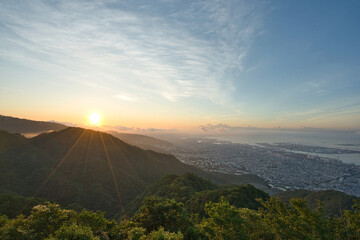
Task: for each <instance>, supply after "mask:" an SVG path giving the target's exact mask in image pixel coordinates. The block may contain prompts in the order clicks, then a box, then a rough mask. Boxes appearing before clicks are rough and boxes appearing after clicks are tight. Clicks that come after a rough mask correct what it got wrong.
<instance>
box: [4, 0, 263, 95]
mask: <svg viewBox="0 0 360 240" xmlns="http://www.w3.org/2000/svg"><path fill="white" fill-rule="evenodd" d="M152 5H153V6H152V7H151V6H150V7H149V6H146V5H143V6H142V7H141V8H140V7H136V6H132V3H131V1H129V2H126V3H116V2H112V1H79V2H68V1H64V2H63V1H61V2H49V1H41V0H34V1H24V2H16V1H2V2H1V3H0V6H1V7H0V23H1V26H0V27H1V28H2V30H1V31H2V34H1V36H0V38H1V42H0V53H1V55H2V56H3V57H6V58H12V59H15V60H18V61H19V60H20V61H21V62H22V63H23V64H24V65H27V66H28V67H29V66H30V67H34V68H39V69H40V68H46V69H52V70H54V71H55V72H57V73H59V74H61V75H62V77H63V79H66V80H69V81H76V82H79V83H82V84H85V85H87V86H89V87H95V88H98V87H99V88H101V89H104V90H106V91H109V92H112V93H113V94H116V92H117V91H118V90H119V89H121V90H122V91H123V92H125V93H126V94H123V95H118V98H120V99H122V100H125V101H132V100H133V98H131V97H130V95H131V94H133V93H135V92H137V93H138V94H141V95H144V96H152V97H160V98H165V99H167V100H169V101H177V100H178V99H179V98H183V97H197V98H204V99H210V100H212V101H214V102H224V101H225V100H226V99H227V98H229V96H231V94H232V93H233V91H234V84H233V82H234V81H235V79H236V78H234V76H236V74H237V72H238V71H241V70H242V69H243V67H244V66H243V61H244V58H245V57H246V55H247V53H248V51H249V48H250V47H251V45H252V42H253V39H254V38H255V37H256V36H257V35H258V34H259V33H260V32H261V31H260V30H261V14H260V13H261V9H259V7H258V6H259V4H252V3H250V2H248V1H227V2H219V1H194V2H192V3H191V4H186V3H181V2H176V3H175V2H172V1H168V2H165V3H164V2H152ZM157 7H159V8H158V9H157ZM160 9H162V10H160ZM159 11H160V12H159Z"/></svg>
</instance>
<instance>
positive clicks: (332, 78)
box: [0, 0, 360, 128]
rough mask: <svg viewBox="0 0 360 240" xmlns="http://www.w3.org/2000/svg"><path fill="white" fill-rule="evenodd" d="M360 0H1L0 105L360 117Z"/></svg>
mask: <svg viewBox="0 0 360 240" xmlns="http://www.w3.org/2000/svg"><path fill="white" fill-rule="evenodd" d="M359 10H360V3H359V2H358V1H350V0H349V1H211V0H209V1H172V0H162V1H151V2H150V1H40V0H37V1H6V0H4V1H1V2H0V111H1V114H4V115H14V116H18V117H29V118H33V119H39V120H51V119H55V120H58V121H68V122H75V123H80V124H81V123H83V122H84V119H86V117H87V116H88V114H89V113H90V112H93V111H96V112H99V113H100V114H101V115H102V116H103V121H104V122H103V123H104V124H109V125H122V126H130V127H131V126H135V127H142V128H146V127H156V128H189V127H196V126H199V125H206V124H220V123H221V124H228V125H231V126H256V127H294V128H299V127H325V128H360V94H359V93H360V61H359V60H360V59H359V58H360V57H359V56H360V44H359V42H360V30H359V23H360V14H358V12H359Z"/></svg>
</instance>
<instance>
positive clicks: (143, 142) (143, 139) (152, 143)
mask: <svg viewBox="0 0 360 240" xmlns="http://www.w3.org/2000/svg"><path fill="white" fill-rule="evenodd" d="M107 133H110V134H111V135H113V136H115V137H117V138H119V139H121V140H123V141H124V142H126V143H128V144H130V145H134V146H137V147H140V148H142V149H145V150H153V151H156V152H164V150H163V149H164V148H171V147H172V146H173V145H172V144H171V143H169V142H167V141H164V140H160V139H158V138H154V137H150V136H146V135H141V134H132V133H119V132H116V131H108V132H107Z"/></svg>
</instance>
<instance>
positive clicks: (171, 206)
mask: <svg viewBox="0 0 360 240" xmlns="http://www.w3.org/2000/svg"><path fill="white" fill-rule="evenodd" d="M134 221H135V222H136V223H138V224H139V226H141V227H143V228H145V229H147V231H153V230H158V229H160V227H165V230H166V231H170V232H176V231H177V230H178V229H181V230H183V232H184V231H185V230H186V229H187V228H188V227H189V226H190V225H191V223H190V221H189V216H188V214H187V212H186V210H185V208H184V205H183V204H182V203H179V202H176V201H175V200H173V199H172V200H170V199H166V200H163V199H162V198H159V197H156V196H151V197H148V198H146V199H145V200H144V205H143V206H142V207H141V208H140V209H139V211H138V212H137V214H136V215H135V216H134Z"/></svg>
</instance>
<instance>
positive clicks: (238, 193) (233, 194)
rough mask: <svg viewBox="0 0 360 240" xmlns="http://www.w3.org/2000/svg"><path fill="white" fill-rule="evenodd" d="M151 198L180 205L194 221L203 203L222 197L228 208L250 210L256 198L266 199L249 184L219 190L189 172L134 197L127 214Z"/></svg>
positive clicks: (163, 180) (202, 209)
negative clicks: (182, 205) (225, 200)
mask: <svg viewBox="0 0 360 240" xmlns="http://www.w3.org/2000/svg"><path fill="white" fill-rule="evenodd" d="M151 195H155V196H158V197H162V198H170V199H175V200H176V201H178V202H182V203H184V206H185V208H186V209H187V210H188V212H189V213H191V214H196V215H198V218H199V217H200V218H201V217H203V216H204V215H205V211H204V207H205V204H206V203H207V202H210V201H211V202H219V201H220V198H221V197H222V196H224V197H225V198H226V199H227V201H229V202H230V204H231V205H234V206H236V207H244V208H245V207H246V208H250V209H257V208H258V207H259V206H260V203H259V202H258V201H257V200H256V199H257V198H261V199H264V200H265V199H267V198H268V197H269V196H268V194H266V193H265V192H263V191H261V190H259V189H257V188H255V187H254V186H252V185H246V186H222V187H219V186H217V185H215V184H214V183H212V182H210V181H208V180H205V179H203V178H200V177H198V176H196V175H194V174H191V173H188V174H185V175H182V176H176V175H167V176H165V177H163V178H162V179H160V180H159V181H157V182H156V183H155V184H153V185H152V186H150V187H149V188H147V189H146V191H145V192H144V193H143V194H142V195H140V196H139V197H137V198H136V199H135V201H133V202H132V203H131V204H130V205H129V206H128V207H127V208H128V209H129V213H130V214H132V213H133V212H135V211H136V209H138V208H139V207H140V206H141V204H142V203H143V199H144V198H145V197H147V196H151Z"/></svg>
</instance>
